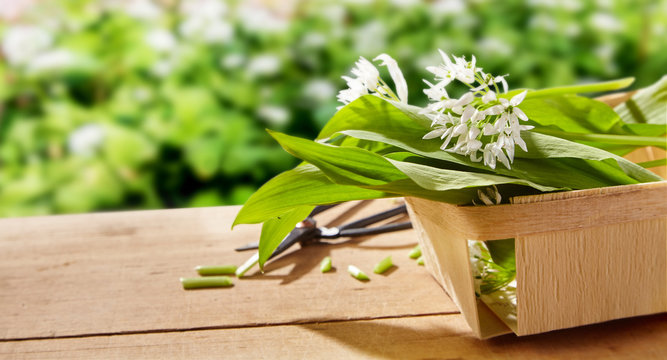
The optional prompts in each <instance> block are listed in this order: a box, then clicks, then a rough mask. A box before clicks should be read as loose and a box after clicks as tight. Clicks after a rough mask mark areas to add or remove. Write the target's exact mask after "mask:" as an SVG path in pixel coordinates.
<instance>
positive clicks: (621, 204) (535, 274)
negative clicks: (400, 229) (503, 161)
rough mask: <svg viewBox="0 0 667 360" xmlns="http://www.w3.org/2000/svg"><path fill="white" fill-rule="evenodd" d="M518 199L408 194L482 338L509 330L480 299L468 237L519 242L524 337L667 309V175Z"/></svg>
mask: <svg viewBox="0 0 667 360" xmlns="http://www.w3.org/2000/svg"><path fill="white" fill-rule="evenodd" d="M516 200H517V201H515V203H514V204H507V205H496V206H456V205H451V204H446V203H441V202H435V201H430V200H424V199H418V198H407V199H406V201H407V203H408V208H409V212H410V216H411V219H412V221H413V225H414V227H415V229H416V230H417V233H418V236H419V242H420V245H421V247H422V253H423V256H424V260H425V263H426V267H427V268H428V270H429V271H430V272H431V274H432V275H433V276H434V277H435V278H436V280H437V281H438V282H439V283H440V285H441V286H442V287H443V288H445V290H446V291H447V292H448V293H449V295H450V296H451V297H452V299H453V300H454V302H455V303H456V304H457V305H458V306H459V308H460V310H461V312H462V313H463V315H464V316H465V318H466V321H467V322H468V324H469V325H470V327H471V328H472V330H473V332H474V333H475V334H477V336H479V337H480V338H487V337H491V336H496V335H500V334H504V333H509V332H510V329H509V327H508V326H506V325H505V324H504V323H503V322H501V321H500V320H499V319H498V318H497V317H495V316H494V315H493V313H491V311H490V310H489V309H488V308H486V306H485V305H484V304H483V303H481V302H480V301H478V300H477V299H476V296H475V289H474V284H473V277H472V272H471V264H470V258H469V254H468V244H467V242H468V240H499V239H507V238H514V239H515V246H516V267H517V321H516V324H515V326H512V327H513V329H511V330H513V331H514V332H515V333H516V334H518V335H528V334H535V333H540V332H545V331H550V330H555V329H562V328H568V327H574V326H579V325H585V324H591V323H597V322H603V321H607V320H612V319H619V318H624V317H631V316H638V315H647V314H654V313H660V312H665V311H667V181H661V182H656V183H646V184H637V185H625V186H616V187H608V188H600V189H589V190H579V191H569V192H562V193H552V194H544V195H535V196H525V197H519V198H516ZM516 202H518V203H516Z"/></svg>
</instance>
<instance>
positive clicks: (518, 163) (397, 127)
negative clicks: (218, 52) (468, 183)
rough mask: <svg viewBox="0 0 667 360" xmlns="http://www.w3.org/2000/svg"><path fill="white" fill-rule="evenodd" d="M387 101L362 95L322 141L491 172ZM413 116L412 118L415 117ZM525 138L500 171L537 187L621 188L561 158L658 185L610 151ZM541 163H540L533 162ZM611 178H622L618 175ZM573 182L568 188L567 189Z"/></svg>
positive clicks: (550, 139) (325, 132)
mask: <svg viewBox="0 0 667 360" xmlns="http://www.w3.org/2000/svg"><path fill="white" fill-rule="evenodd" d="M395 105H396V104H393V103H390V102H388V101H385V100H382V99H380V98H377V97H375V96H365V97H362V98H360V99H358V100H356V101H354V102H352V103H351V104H348V105H347V106H346V107H345V108H343V109H341V111H339V112H338V113H337V114H336V116H334V117H333V118H332V119H331V120H330V121H329V123H328V124H327V125H326V126H325V128H324V129H323V130H322V132H321V133H320V135H319V139H321V140H323V139H326V138H329V137H331V136H333V135H335V134H337V133H341V134H345V135H348V136H352V137H355V138H360V139H365V140H371V141H378V142H382V143H386V144H390V145H393V146H397V147H399V148H401V149H404V150H407V151H410V152H413V153H415V154H419V155H422V156H426V157H431V158H435V159H439V160H443V161H448V162H452V163H455V164H459V165H464V166H468V167H470V168H476V169H479V170H484V171H486V170H489V169H488V168H487V167H486V166H484V165H483V164H482V163H475V162H472V161H470V160H469V159H468V158H467V157H465V156H462V155H458V154H453V153H450V152H446V151H442V150H441V149H440V142H441V141H439V140H437V139H431V140H427V141H426V140H422V139H421V138H422V136H423V135H424V134H425V133H426V132H428V129H427V128H425V127H424V120H423V119H421V120H420V115H419V114H415V113H414V112H415V111H416V109H415V108H410V107H405V106H401V108H400V109H399V108H398V107H396V106H395ZM408 114H412V115H411V116H409V115H408ZM523 137H524V140H525V141H526V143H527V144H528V148H529V149H530V151H529V152H527V153H526V152H523V151H521V150H518V149H517V152H516V153H515V161H514V163H513V165H512V169H511V170H509V169H505V168H503V167H502V166H499V167H498V168H497V169H496V170H495V172H496V173H497V174H499V175H505V176H510V177H516V178H522V179H526V180H530V181H533V182H536V183H540V184H543V185H547V186H553V187H564V186H568V187H571V188H576V189H584V188H593V187H603V186H610V185H620V184H619V183H616V182H614V181H611V180H610V179H609V178H610V176H608V174H606V173H589V172H588V171H583V172H575V171H571V170H576V169H568V166H569V164H571V163H573V161H564V160H562V159H561V158H573V159H577V160H575V161H574V163H577V162H581V163H582V164H578V165H577V166H576V168H586V167H588V166H587V165H586V163H587V160H592V161H600V160H604V159H610V158H611V159H615V160H616V161H617V162H619V165H618V166H617V167H616V168H615V170H614V169H613V168H609V169H608V170H609V171H621V172H624V173H626V174H628V175H629V176H631V177H633V178H634V180H633V179H628V180H627V181H625V182H623V183H621V184H630V183H636V182H638V181H658V180H660V179H659V178H658V177H657V176H655V175H654V174H652V173H650V172H648V171H645V170H643V169H641V167H638V166H636V165H634V164H632V163H631V162H629V161H627V160H625V159H623V158H621V157H618V156H616V155H614V154H611V153H609V152H606V151H603V150H600V149H596V148H595V147H591V146H586V145H583V144H578V143H574V142H571V141H567V140H564V139H559V138H555V137H548V136H546V135H541V134H535V133H531V132H530V131H528V132H524V135H523ZM529 159H535V160H538V159H539V160H538V161H531V160H529ZM611 178H619V176H617V175H612V176H611ZM565 184H567V185H565Z"/></svg>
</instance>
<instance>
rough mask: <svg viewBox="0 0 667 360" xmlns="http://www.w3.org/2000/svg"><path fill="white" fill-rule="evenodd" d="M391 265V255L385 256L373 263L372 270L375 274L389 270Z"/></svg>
mask: <svg viewBox="0 0 667 360" xmlns="http://www.w3.org/2000/svg"><path fill="white" fill-rule="evenodd" d="M392 266H394V263H393V262H392V261H391V256H387V257H386V258H384V259H382V261H380V262H379V263H378V264H377V265H375V268H374V269H373V272H374V273H376V274H382V273H384V272H385V271H387V270H389V269H390V268H391V267H392Z"/></svg>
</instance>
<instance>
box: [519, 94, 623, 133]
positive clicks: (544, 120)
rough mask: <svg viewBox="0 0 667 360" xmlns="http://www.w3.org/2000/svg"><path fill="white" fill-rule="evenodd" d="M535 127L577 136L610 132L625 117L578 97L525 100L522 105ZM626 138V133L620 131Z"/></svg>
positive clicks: (587, 99) (599, 104) (605, 105)
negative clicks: (579, 134)
mask: <svg viewBox="0 0 667 360" xmlns="http://www.w3.org/2000/svg"><path fill="white" fill-rule="evenodd" d="M519 107H520V108H521V110H523V112H524V113H526V115H528V118H530V120H531V122H533V125H536V126H547V127H555V128H557V129H560V130H562V131H567V132H574V133H584V134H587V133H603V134H607V133H610V132H611V131H612V130H613V129H614V127H615V126H618V124H619V123H621V118H620V116H618V114H617V113H616V112H615V111H614V110H613V109H612V108H610V107H609V106H608V105H607V104H605V103H603V102H600V101H597V100H594V99H589V98H586V97H583V96H576V95H560V96H549V97H539V98H533V99H525V100H524V101H523V102H522V103H521V105H519ZM617 133H619V134H621V135H624V133H623V132H617Z"/></svg>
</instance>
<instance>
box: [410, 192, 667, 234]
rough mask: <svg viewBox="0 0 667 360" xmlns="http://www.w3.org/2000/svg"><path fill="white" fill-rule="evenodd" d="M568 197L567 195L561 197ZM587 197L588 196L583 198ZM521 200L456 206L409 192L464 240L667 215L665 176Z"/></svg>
mask: <svg viewBox="0 0 667 360" xmlns="http://www.w3.org/2000/svg"><path fill="white" fill-rule="evenodd" d="M563 197H566V198H563ZM582 198H585V199H586V201H581V199H582ZM526 199H527V200H530V199H534V201H530V202H528V201H526V203H525V204H507V205H495V206H456V205H452V204H446V203H441V202H437V201H432V200H425V199H419V198H410V199H409V202H410V203H411V204H412V205H413V206H412V207H413V208H417V207H419V208H424V210H423V211H422V213H424V214H437V216H439V220H438V222H440V223H441V224H442V226H443V227H445V228H447V229H449V230H451V231H455V232H458V233H461V234H463V235H465V238H466V239H468V240H498V239H507V238H514V237H516V236H519V235H528V234H536V233H541V232H545V231H560V230H568V229H578V228H585V227H591V226H599V225H604V224H615V223H622V222H629V221H634V220H644V219H654V218H661V217H665V216H667V181H660V182H653V183H644V184H635V185H623V186H613V187H606V188H600V189H587V190H577V191H570V192H568V193H567V194H555V195H551V194H541V195H533V196H530V197H526Z"/></svg>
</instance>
